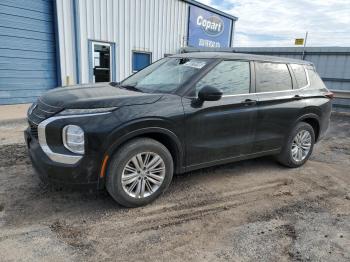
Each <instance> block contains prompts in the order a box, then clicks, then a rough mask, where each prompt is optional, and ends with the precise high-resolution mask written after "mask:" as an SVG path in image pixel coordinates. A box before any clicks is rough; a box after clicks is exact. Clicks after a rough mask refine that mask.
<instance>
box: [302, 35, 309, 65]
mask: <svg viewBox="0 0 350 262" xmlns="http://www.w3.org/2000/svg"><path fill="white" fill-rule="evenodd" d="M308 34H309V32H307V31H306V34H305V39H304V47H303V53H302V55H301V59H302V60H304V59H305V49H306V41H307V36H308Z"/></svg>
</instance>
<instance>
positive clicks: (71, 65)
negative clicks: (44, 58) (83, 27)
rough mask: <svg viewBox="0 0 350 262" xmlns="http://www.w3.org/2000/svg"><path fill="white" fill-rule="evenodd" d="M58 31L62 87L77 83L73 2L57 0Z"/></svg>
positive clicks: (70, 0)
mask: <svg viewBox="0 0 350 262" xmlns="http://www.w3.org/2000/svg"><path fill="white" fill-rule="evenodd" d="M56 12H57V18H58V19H57V30H58V45H59V58H60V68H61V80H62V85H68V84H74V83H76V74H75V68H76V61H75V59H74V58H75V45H74V44H75V43H74V27H73V25H74V24H73V1H72V0H57V1H56Z"/></svg>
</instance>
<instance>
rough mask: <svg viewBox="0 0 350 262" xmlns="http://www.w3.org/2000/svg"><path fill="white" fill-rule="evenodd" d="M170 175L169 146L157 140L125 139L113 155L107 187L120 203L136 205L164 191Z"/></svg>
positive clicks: (171, 168) (152, 198)
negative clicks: (125, 141)
mask: <svg viewBox="0 0 350 262" xmlns="http://www.w3.org/2000/svg"><path fill="white" fill-rule="evenodd" d="M172 176H173V159H172V156H171V154H170V152H169V150H168V149H167V148H166V147H165V146H164V145H163V144H161V143H159V142H158V141H156V140H153V139H149V138H138V139H135V140H132V141H130V142H128V143H126V144H125V145H124V146H123V147H122V148H120V150H118V152H117V153H116V154H115V155H114V157H113V158H112V160H111V162H110V165H109V168H108V172H107V182H106V187H107V191H108V192H109V194H110V195H111V196H112V197H113V198H114V200H116V201H117V202H118V203H119V204H121V205H123V206H126V207H138V206H143V205H146V204H148V203H150V202H152V201H153V200H154V199H156V198H157V197H158V196H159V195H160V194H161V193H162V192H164V191H165V190H166V188H167V187H168V186H169V184H170V182H171V179H172Z"/></svg>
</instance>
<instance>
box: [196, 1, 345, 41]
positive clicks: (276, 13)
mask: <svg viewBox="0 0 350 262" xmlns="http://www.w3.org/2000/svg"><path fill="white" fill-rule="evenodd" d="M197 1H199V2H201V3H203V4H206V5H209V6H212V7H214V8H217V9H219V10H221V11H224V12H226V13H229V14H232V15H234V16H236V17H238V21H237V22H236V28H235V40H234V46H294V39H295V38H304V37H305V33H306V31H308V40H307V46H350V0H313V1H312V0H284V1H283V0H264V1H263V0H197Z"/></svg>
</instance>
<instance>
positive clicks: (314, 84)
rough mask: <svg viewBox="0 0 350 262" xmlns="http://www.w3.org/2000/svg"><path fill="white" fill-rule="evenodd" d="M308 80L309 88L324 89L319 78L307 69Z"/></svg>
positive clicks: (311, 70) (315, 73)
mask: <svg viewBox="0 0 350 262" xmlns="http://www.w3.org/2000/svg"><path fill="white" fill-rule="evenodd" d="M307 73H308V74H309V78H310V84H311V85H310V87H311V88H313V89H325V88H326V85H325V84H324V83H323V81H322V79H321V77H320V76H319V75H318V74H317V72H315V71H314V70H313V69H309V68H308V69H307Z"/></svg>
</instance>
